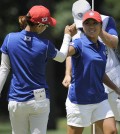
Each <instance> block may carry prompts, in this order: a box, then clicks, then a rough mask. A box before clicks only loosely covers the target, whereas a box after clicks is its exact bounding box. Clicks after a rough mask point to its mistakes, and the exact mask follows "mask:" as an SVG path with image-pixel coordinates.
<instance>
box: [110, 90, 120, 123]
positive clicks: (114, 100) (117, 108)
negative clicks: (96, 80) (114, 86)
mask: <svg viewBox="0 0 120 134" xmlns="http://www.w3.org/2000/svg"><path fill="white" fill-rule="evenodd" d="M108 101H109V103H110V106H111V109H112V111H113V113H114V115H115V120H116V121H120V99H118V95H117V94H116V93H115V92H114V91H113V92H110V93H108Z"/></svg>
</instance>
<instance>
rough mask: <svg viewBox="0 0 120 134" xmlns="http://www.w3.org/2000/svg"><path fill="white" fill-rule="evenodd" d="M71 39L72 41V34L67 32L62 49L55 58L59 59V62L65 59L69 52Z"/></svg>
mask: <svg viewBox="0 0 120 134" xmlns="http://www.w3.org/2000/svg"><path fill="white" fill-rule="evenodd" d="M70 41H71V36H70V35H69V34H65V35H64V38H63V43H62V46H61V48H60V51H57V55H56V57H55V58H54V60H56V61H59V62H63V61H65V59H66V57H67V54H68V48H69V44H70Z"/></svg>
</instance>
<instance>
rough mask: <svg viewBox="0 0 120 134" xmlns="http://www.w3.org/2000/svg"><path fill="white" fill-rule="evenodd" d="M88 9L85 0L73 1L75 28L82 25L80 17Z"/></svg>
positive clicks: (88, 5)
mask: <svg viewBox="0 0 120 134" xmlns="http://www.w3.org/2000/svg"><path fill="white" fill-rule="evenodd" d="M90 10H91V6H90V4H89V3H88V2H87V1H86V0H78V1H76V2H74V3H73V6H72V15H73V18H74V22H75V24H76V27H77V28H81V27H82V17H83V15H84V14H85V13H86V12H87V11H90Z"/></svg>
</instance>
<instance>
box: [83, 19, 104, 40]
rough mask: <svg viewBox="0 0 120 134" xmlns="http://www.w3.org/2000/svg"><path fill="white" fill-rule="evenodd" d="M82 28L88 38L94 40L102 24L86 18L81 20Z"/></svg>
mask: <svg viewBox="0 0 120 134" xmlns="http://www.w3.org/2000/svg"><path fill="white" fill-rule="evenodd" d="M83 30H84V33H85V34H86V36H87V37H88V38H90V39H91V40H92V41H94V40H95V41H96V40H97V39H98V36H99V34H100V32H101V30H102V24H101V23H100V22H97V21H96V20H94V19H87V20H86V21H84V22H83Z"/></svg>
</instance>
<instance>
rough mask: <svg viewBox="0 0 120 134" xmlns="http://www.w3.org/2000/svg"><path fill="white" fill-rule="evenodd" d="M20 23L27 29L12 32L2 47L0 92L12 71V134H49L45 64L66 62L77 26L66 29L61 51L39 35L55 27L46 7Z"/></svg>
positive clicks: (10, 108) (10, 101) (10, 100)
mask: <svg viewBox="0 0 120 134" xmlns="http://www.w3.org/2000/svg"><path fill="white" fill-rule="evenodd" d="M19 22H20V24H21V26H22V28H24V29H23V30H22V31H20V32H15V33H9V34H8V35H7V36H6V38H5V39H4V42H3V44H2V47H1V51H2V56H1V66H0V93H1V91H2V88H3V86H4V83H5V81H6V79H7V76H8V74H9V71H10V68H11V70H12V79H11V84H10V88H9V92H8V101H9V103H8V110H9V115H10V121H11V126H12V134H28V133H29V132H30V133H31V134H46V130H47V122H48V117H49V112H50V101H49V96H50V94H49V90H48V85H47V83H46V78H45V69H46V63H47V61H48V59H49V58H52V59H53V60H56V61H59V62H63V61H64V60H65V58H66V56H67V52H68V47H69V42H70V40H71V36H72V34H73V35H74V34H76V28H75V25H71V26H66V27H65V35H64V39H63V44H62V46H61V49H60V51H58V50H57V49H56V48H55V46H54V45H53V43H52V42H51V41H49V40H47V39H43V38H41V37H40V36H39V34H41V33H42V32H43V31H45V30H46V28H47V27H48V26H55V25H56V20H55V19H54V18H52V17H51V15H50V11H49V10H48V9H47V8H46V7H44V6H42V5H36V6H33V7H32V8H31V9H30V10H29V11H28V14H27V15H26V16H22V17H19ZM71 31H72V32H71Z"/></svg>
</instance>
